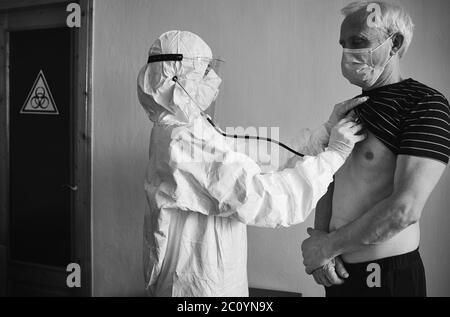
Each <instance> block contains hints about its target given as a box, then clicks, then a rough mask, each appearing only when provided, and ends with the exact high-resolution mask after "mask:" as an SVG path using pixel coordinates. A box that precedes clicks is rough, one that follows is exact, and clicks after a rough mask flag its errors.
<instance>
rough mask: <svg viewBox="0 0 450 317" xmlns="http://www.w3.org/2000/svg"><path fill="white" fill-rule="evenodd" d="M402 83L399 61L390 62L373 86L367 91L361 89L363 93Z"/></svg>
mask: <svg viewBox="0 0 450 317" xmlns="http://www.w3.org/2000/svg"><path fill="white" fill-rule="evenodd" d="M401 81H403V78H402V75H401V73H400V65H399V61H398V60H395V61H392V63H391V64H390V65H388V67H386V69H385V71H384V72H383V74H381V76H380V78H379V79H378V80H377V82H376V83H375V85H373V86H372V87H370V88H369V89H363V90H364V91H371V90H373V89H375V88H379V87H384V86H387V85H392V84H396V83H399V82H401Z"/></svg>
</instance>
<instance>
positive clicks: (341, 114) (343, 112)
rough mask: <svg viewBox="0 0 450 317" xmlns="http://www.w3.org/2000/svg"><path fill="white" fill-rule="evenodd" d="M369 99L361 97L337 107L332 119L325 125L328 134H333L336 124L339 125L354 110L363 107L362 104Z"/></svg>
mask: <svg viewBox="0 0 450 317" xmlns="http://www.w3.org/2000/svg"><path fill="white" fill-rule="evenodd" d="M368 99H369V97H360V98H355V99H350V100H347V101H344V102H341V103H338V104H337V105H335V106H334V109H333V112H332V113H331V116H330V118H329V119H328V121H327V122H326V123H325V128H326V129H327V131H328V133H331V129H332V128H333V127H334V126H335V125H336V124H338V123H339V121H341V120H342V119H344V118H345V117H346V116H347V115H348V114H349V113H350V111H352V110H353V109H354V108H356V107H357V106H359V105H361V104H362V103H364V102H366V101H367V100H368Z"/></svg>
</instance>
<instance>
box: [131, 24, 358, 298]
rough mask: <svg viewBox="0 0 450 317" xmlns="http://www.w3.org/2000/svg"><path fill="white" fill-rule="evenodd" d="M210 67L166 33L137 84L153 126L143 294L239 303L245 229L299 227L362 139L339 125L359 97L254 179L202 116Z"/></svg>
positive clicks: (243, 289) (244, 292)
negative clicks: (276, 166) (232, 299)
mask: <svg viewBox="0 0 450 317" xmlns="http://www.w3.org/2000/svg"><path fill="white" fill-rule="evenodd" d="M213 62H214V60H213V58H212V52H211V49H210V48H209V47H208V45H207V44H206V43H205V42H204V41H203V40H202V39H201V38H200V37H198V36H197V35H195V34H193V33H190V32H186V31H171V32H167V33H164V34H163V35H162V36H161V37H160V38H159V39H158V40H156V41H155V43H154V44H153V45H152V47H151V49H150V53H149V60H148V63H147V64H146V65H145V66H144V67H143V68H142V69H141V71H140V73H139V76H138V97H139V101H140V103H141V104H142V106H143V108H144V109H145V111H146V113H147V114H148V116H149V118H150V120H151V121H152V122H153V123H154V124H153V128H152V133H151V140H150V162H149V165H148V170H147V175H146V181H145V191H146V196H147V200H148V208H147V210H146V213H145V224H144V269H145V280H146V285H147V286H146V287H147V290H148V291H149V294H150V295H153V296H248V281H247V225H251V226H258V227H267V228H280V227H288V226H291V225H295V224H298V223H301V222H303V221H304V220H305V219H306V218H307V217H308V215H309V214H310V213H311V212H312V211H313V210H314V208H315V206H316V203H317V202H318V200H319V199H320V198H321V197H322V196H323V195H324V194H325V193H326V191H327V188H328V186H329V184H330V183H331V182H332V180H333V175H334V173H335V172H337V170H338V169H339V168H340V167H341V166H342V165H343V163H344V161H345V160H346V158H347V157H348V156H349V155H350V153H351V151H352V149H353V147H354V145H355V143H357V142H359V141H361V140H363V139H364V138H365V136H363V135H358V133H359V132H360V130H361V126H360V125H359V124H357V123H355V122H353V119H352V117H348V116H347V117H346V114H347V113H348V112H349V111H350V110H351V109H352V108H353V107H355V106H356V105H358V104H360V103H361V102H363V101H365V99H358V100H352V101H349V102H345V103H342V104H339V105H337V106H336V107H335V108H334V111H333V114H332V116H331V117H330V120H329V121H328V122H327V123H326V124H324V125H323V126H321V127H320V128H319V129H317V130H315V131H309V130H303V131H302V132H301V133H300V134H299V135H300V136H299V139H298V140H297V141H296V143H297V146H296V148H295V150H296V151H298V152H300V153H303V154H305V155H306V156H304V157H301V156H295V155H292V158H291V159H290V160H289V162H288V163H287V164H285V166H283V167H282V168H279V169H278V170H274V171H271V172H268V173H267V172H265V173H263V171H262V168H261V166H260V164H259V162H258V161H257V160H256V161H255V160H253V159H251V158H250V157H249V156H248V155H245V154H243V153H239V152H238V151H236V150H235V146H234V145H233V144H232V143H233V142H237V139H233V138H231V139H230V138H227V137H226V136H224V135H223V133H220V130H218V128H215V127H214V126H213V125H212V122H211V121H210V119H209V118H207V116H206V115H205V114H204V113H203V111H205V110H206V109H207V108H208V107H209V106H210V105H211V103H212V102H213V101H214V100H215V98H216V97H217V94H218V91H219V85H220V83H221V79H220V78H219V77H218V75H217V73H216V72H215V71H214V69H213V68H212V65H213V64H214V63H213ZM344 117H345V118H344ZM241 142H244V141H241ZM245 142H248V140H245ZM199 153H200V155H198V154H199Z"/></svg>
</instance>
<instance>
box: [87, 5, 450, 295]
mask: <svg viewBox="0 0 450 317" xmlns="http://www.w3.org/2000/svg"><path fill="white" fill-rule="evenodd" d="M348 2H349V1H344V0H341V1H329V0H320V1H318V0H303V1H299V0H277V1H275V0H245V1H242V0H226V1H225V0H189V1H182V0H178V1H177V0H152V1H145V0H128V1H124V0H95V11H94V12H95V13H94V14H95V18H94V22H95V23H94V24H95V26H94V29H95V31H94V32H95V34H94V65H93V71H94V77H93V85H94V101H93V102H94V124H93V129H94V150H93V157H94V161H93V266H94V268H93V292H94V295H95V296H128V295H137V296H139V295H143V294H144V292H143V286H144V283H143V273H142V272H143V269H142V257H141V246H142V219H143V211H144V207H145V203H146V201H145V196H144V191H143V186H142V184H143V180H144V172H145V167H146V163H147V157H148V141H149V134H150V129H151V123H150V122H149V121H148V119H147V117H146V116H145V114H144V112H143V110H142V109H141V108H140V106H139V104H138V101H137V97H136V87H135V82H136V76H137V72H138V71H139V69H140V67H141V66H142V65H143V63H144V62H145V60H146V55H147V51H148V48H149V46H150V45H151V44H152V42H153V41H154V40H155V39H156V38H157V37H158V36H159V35H160V34H161V33H163V32H164V31H168V30H171V29H184V30H190V31H193V32H195V33H197V34H199V35H200V36H201V37H202V38H204V39H205V40H206V42H207V43H209V44H210V46H211V47H212V49H213V51H214V52H215V53H216V54H217V55H220V56H221V57H223V58H224V59H225V60H226V61H227V63H226V65H225V67H223V69H222V73H221V74H222V77H223V79H224V85H223V88H222V92H221V95H222V97H221V100H220V103H219V104H218V108H217V113H216V115H217V116H216V117H217V118H218V121H219V123H220V125H221V126H223V127H226V126H269V127H282V128H281V130H280V133H281V139H283V140H287V139H289V138H291V137H293V136H294V135H295V133H296V131H298V130H299V129H300V128H301V127H314V126H316V125H318V124H320V123H321V122H323V121H324V120H325V119H326V118H327V114H328V113H329V112H330V110H331V107H332V105H334V104H335V103H337V102H339V101H342V100H345V99H348V98H350V97H352V96H354V95H355V94H357V93H358V90H357V89H356V88H353V87H351V86H350V85H349V84H348V83H347V82H346V81H345V80H344V79H343V78H342V76H341V74H340V54H341V49H340V47H339V45H338V38H339V25H340V22H341V20H342V17H341V16H340V13H339V10H340V9H341V8H342V7H343V6H344V5H345V4H346V3H348ZM400 3H402V4H404V5H405V6H406V7H407V8H408V9H409V11H410V12H411V14H412V16H413V19H414V21H415V23H416V26H417V32H416V38H415V40H414V42H413V45H412V46H411V50H410V53H409V54H408V55H407V56H406V57H405V60H404V64H403V68H404V70H405V71H406V72H405V75H406V76H412V77H415V78H416V79H418V80H421V81H423V82H425V83H427V84H429V85H431V86H433V87H435V88H437V89H439V90H441V91H442V92H443V93H444V94H446V95H447V96H448V97H450V87H449V86H448V83H450V69H449V68H450V64H449V63H448V59H447V58H448V56H449V53H450V43H449V38H448V36H447V35H446V34H444V33H443V32H442V30H448V29H450V22H449V21H448V19H447V15H448V14H449V13H450V3H449V2H448V1H447V0H433V1H425V0H420V1H419V0H414V1H400ZM426 3H428V4H426ZM236 114H239V115H236ZM449 189H450V175H449V173H448V172H447V174H446V175H445V177H444V179H443V180H442V181H441V183H440V184H439V186H438V189H437V190H436V191H435V192H434V193H433V195H432V198H431V199H430V202H429V203H428V205H427V207H426V210H425V211H424V217H423V218H424V220H423V223H422V232H423V238H422V240H423V242H422V252H423V256H424V261H425V265H426V267H427V277H428V282H429V292H430V295H450V274H449V273H448V272H447V268H448V267H450V249H449V248H448V247H447V246H446V244H445V243H443V241H449V239H450V233H449V230H448V229H447V224H449V223H450V222H449V220H450V219H449V218H450V213H449V212H448V211H449V210H448V209H449V208H448V206H450V196H449V195H446V193H448V191H449ZM312 220H313V217H310V219H309V220H308V222H307V223H306V224H303V225H298V226H296V227H294V228H291V229H286V230H280V231H273V230H266V229H264V230H263V229H255V228H251V229H250V230H249V265H248V267H249V279H250V285H251V286H253V287H262V288H268V289H276V290H285V291H294V292H302V293H303V294H304V295H305V296H321V295H322V294H323V290H322V289H321V288H320V287H318V286H316V285H315V283H314V281H313V280H312V279H311V278H309V277H307V276H306V275H305V273H304V267H303V265H302V264H301V262H302V259H301V255H300V244H301V241H303V240H304V239H305V238H306V233H305V231H306V228H307V226H310V225H311V224H312Z"/></svg>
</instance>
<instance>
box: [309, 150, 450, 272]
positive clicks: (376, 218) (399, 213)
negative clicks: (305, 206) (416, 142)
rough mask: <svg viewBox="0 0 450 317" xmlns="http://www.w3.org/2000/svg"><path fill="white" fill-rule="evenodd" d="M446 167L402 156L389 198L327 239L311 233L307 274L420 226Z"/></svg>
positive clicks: (437, 162) (332, 233) (316, 233)
mask: <svg viewBox="0 0 450 317" xmlns="http://www.w3.org/2000/svg"><path fill="white" fill-rule="evenodd" d="M445 167H446V166H445V164H443V163H441V162H439V161H436V160H432V159H427V158H420V157H413V156H405V155H400V156H399V157H398V159H397V168H396V172H395V178H394V190H393V193H392V195H391V196H390V197H388V198H387V199H385V200H383V201H381V202H380V203H378V204H377V205H375V206H374V207H373V208H372V209H370V210H369V211H368V212H367V213H365V214H363V215H362V216H361V217H359V218H358V219H356V220H354V221H353V222H351V223H349V224H347V225H345V226H343V227H341V228H339V229H338V230H337V231H334V232H331V233H329V234H326V235H325V234H320V233H319V232H313V231H311V230H310V233H312V237H311V238H309V239H307V240H305V242H304V243H303V245H302V249H303V251H304V258H305V261H304V263H305V266H306V268H307V272H308V273H310V272H312V271H313V270H314V269H315V268H318V267H320V266H322V265H324V264H325V263H327V262H328V261H329V260H330V259H333V258H334V257H336V256H338V255H341V254H343V253H350V252H355V251H358V250H360V249H362V248H365V247H367V246H370V245H377V244H381V243H383V242H385V241H387V240H389V239H391V238H392V237H393V236H395V235H397V234H398V233H400V232H401V231H403V230H404V229H406V228H407V227H409V226H410V225H412V224H414V223H416V222H418V221H419V219H420V216H421V214H422V209H423V207H424V205H425V203H426V201H427V200H428V197H429V196H430V194H431V192H432V190H433V189H434V187H435V186H436V184H437V183H438V181H439V179H440V177H441V176H442V174H443V172H444V170H445Z"/></svg>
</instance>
